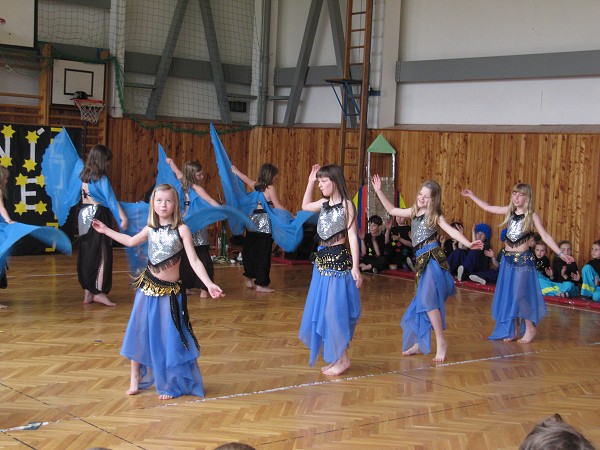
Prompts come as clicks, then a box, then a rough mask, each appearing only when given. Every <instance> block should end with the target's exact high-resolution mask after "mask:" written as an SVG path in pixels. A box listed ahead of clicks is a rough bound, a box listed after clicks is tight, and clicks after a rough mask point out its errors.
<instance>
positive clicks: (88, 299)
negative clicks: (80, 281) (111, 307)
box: [83, 289, 94, 305]
mask: <svg viewBox="0 0 600 450" xmlns="http://www.w3.org/2000/svg"><path fill="white" fill-rule="evenodd" d="M93 301H94V294H92V293H91V292H90V291H88V290H87V289H84V290H83V304H84V305H89V304H90V303H92V302H93Z"/></svg>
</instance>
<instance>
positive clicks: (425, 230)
mask: <svg viewBox="0 0 600 450" xmlns="http://www.w3.org/2000/svg"><path fill="white" fill-rule="evenodd" d="M410 233H411V234H410V238H411V240H412V244H413V247H414V248H417V247H418V246H419V245H421V244H422V243H424V242H425V241H429V240H430V239H431V238H432V237H433V236H435V234H436V233H437V228H436V227H428V226H427V216H426V215H425V214H423V215H421V216H416V217H414V218H413V220H412V223H411V226H410Z"/></svg>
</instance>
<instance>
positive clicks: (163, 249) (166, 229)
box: [148, 225, 183, 266]
mask: <svg viewBox="0 0 600 450" xmlns="http://www.w3.org/2000/svg"><path fill="white" fill-rule="evenodd" d="M182 250H183V242H182V241H181V237H180V236H179V230H178V229H172V228H171V225H165V226H162V227H158V228H150V231H149V232H148V260H149V261H150V264H152V265H153V266H158V265H159V264H161V263H164V262H165V261H168V260H170V259H172V258H174V257H176V256H180V254H181V251H182Z"/></svg>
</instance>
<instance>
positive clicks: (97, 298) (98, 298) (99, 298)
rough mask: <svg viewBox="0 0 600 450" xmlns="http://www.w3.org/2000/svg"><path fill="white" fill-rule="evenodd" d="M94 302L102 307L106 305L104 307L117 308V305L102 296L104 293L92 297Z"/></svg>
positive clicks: (104, 295)
mask: <svg viewBox="0 0 600 450" xmlns="http://www.w3.org/2000/svg"><path fill="white" fill-rule="evenodd" d="M94 301H95V302H96V303H102V304H103V305H106V306H117V304H116V303H113V302H111V301H110V300H109V299H108V297H107V296H106V294H104V293H102V294H96V295H94Z"/></svg>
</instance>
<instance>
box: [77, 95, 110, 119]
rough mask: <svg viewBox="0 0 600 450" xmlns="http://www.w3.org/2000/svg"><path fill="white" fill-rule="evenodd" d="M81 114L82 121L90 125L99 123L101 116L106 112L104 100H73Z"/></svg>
mask: <svg viewBox="0 0 600 450" xmlns="http://www.w3.org/2000/svg"><path fill="white" fill-rule="evenodd" d="M73 101H74V102H75V105H76V106H77V108H79V112H80V113H81V120H82V121H84V122H89V123H98V119H100V114H101V113H102V111H104V104H105V102H103V101H102V100H94V99H91V98H88V99H85V100H84V99H79V98H78V99H75V100H73Z"/></svg>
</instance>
